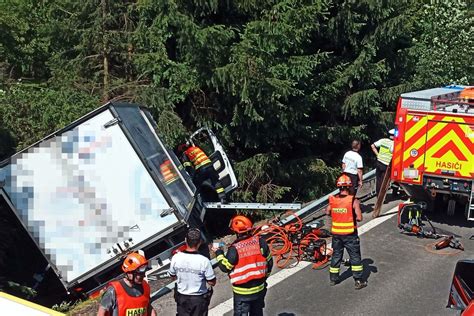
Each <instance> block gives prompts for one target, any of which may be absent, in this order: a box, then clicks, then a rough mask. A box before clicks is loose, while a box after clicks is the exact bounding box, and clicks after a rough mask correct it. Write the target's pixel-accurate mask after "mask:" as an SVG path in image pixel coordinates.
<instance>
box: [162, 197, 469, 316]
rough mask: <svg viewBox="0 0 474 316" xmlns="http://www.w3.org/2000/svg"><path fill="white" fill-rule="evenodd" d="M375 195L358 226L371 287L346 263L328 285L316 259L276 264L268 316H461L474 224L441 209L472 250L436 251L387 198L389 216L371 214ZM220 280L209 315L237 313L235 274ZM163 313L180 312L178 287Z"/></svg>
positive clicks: (447, 226) (441, 222) (439, 223)
mask: <svg viewBox="0 0 474 316" xmlns="http://www.w3.org/2000/svg"><path fill="white" fill-rule="evenodd" d="M374 202H375V201H374V199H371V200H369V201H366V202H364V207H363V211H364V217H365V218H364V221H363V222H362V223H361V225H360V226H359V227H360V229H359V232H360V239H361V250H362V257H363V265H364V273H365V275H366V277H367V280H368V283H369V284H368V287H367V288H364V289H362V290H358V291H356V290H355V289H354V281H353V279H352V275H351V273H350V269H349V270H348V271H346V269H347V268H345V267H342V269H341V278H342V279H343V281H342V282H341V283H340V284H338V285H336V286H334V287H330V286H329V271H328V268H326V269H324V270H312V269H311V265H310V264H309V263H300V264H299V265H298V266H297V267H296V268H291V269H284V270H279V271H277V270H276V269H274V271H273V272H272V276H271V277H270V278H269V280H268V283H269V289H268V293H267V296H266V308H265V312H264V313H265V315H281V316H283V315H286V316H290V315H410V314H411V315H457V314H458V313H457V312H456V311H453V310H451V309H447V308H446V303H447V299H448V293H449V287H450V284H451V278H452V274H453V271H454V267H455V264H456V262H457V261H458V260H459V259H465V258H474V240H469V237H470V236H471V235H472V234H473V233H474V230H473V229H472V228H473V224H468V223H467V222H466V221H465V219H463V218H462V214H459V215H460V216H459V217H455V218H447V217H446V216H445V215H444V214H436V216H434V217H433V220H434V222H433V224H434V225H435V226H436V227H438V228H441V229H444V230H446V231H449V232H452V233H455V234H457V235H459V236H461V237H462V239H461V241H462V243H463V244H464V247H465V251H464V252H458V251H455V250H452V249H446V250H444V251H438V252H436V251H433V249H432V246H431V247H430V245H429V244H432V243H433V240H428V239H422V238H416V237H414V236H407V235H403V234H401V233H400V232H399V230H398V229H397V227H396V221H397V218H396V208H395V207H396V206H397V205H398V203H399V202H400V201H399V200H394V201H390V202H386V203H385V204H384V206H383V209H382V214H383V215H382V216H381V217H379V218H378V219H375V220H372V216H371V209H372V207H373V204H374ZM216 273H217V278H218V284H217V286H216V287H215V289H214V293H215V294H214V296H213V298H212V301H211V305H210V313H209V315H232V292H231V288H230V284H229V280H228V277H227V276H226V275H224V274H223V273H221V272H220V271H218V269H216ZM153 306H154V307H155V309H156V310H157V312H158V314H162V315H173V314H175V313H176V305H175V303H174V300H173V298H172V295H171V294H168V295H166V296H164V297H161V298H159V299H158V300H156V301H155V302H154V303H153Z"/></svg>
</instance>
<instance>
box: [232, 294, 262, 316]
mask: <svg viewBox="0 0 474 316" xmlns="http://www.w3.org/2000/svg"><path fill="white" fill-rule="evenodd" d="M265 292H266V289H265V290H264V293H262V295H258V296H257V297H254V298H252V299H251V300H249V299H248V298H247V297H245V296H244V295H236V294H234V316H263V308H264V307H265Z"/></svg>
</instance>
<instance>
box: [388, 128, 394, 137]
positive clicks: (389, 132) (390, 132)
mask: <svg viewBox="0 0 474 316" xmlns="http://www.w3.org/2000/svg"><path fill="white" fill-rule="evenodd" d="M388 134H389V135H390V136H395V129H394V128H392V129H391V130H389V131H388Z"/></svg>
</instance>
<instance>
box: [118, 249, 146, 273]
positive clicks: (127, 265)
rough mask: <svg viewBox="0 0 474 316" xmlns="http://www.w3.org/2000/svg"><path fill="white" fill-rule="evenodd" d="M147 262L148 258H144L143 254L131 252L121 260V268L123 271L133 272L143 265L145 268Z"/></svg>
mask: <svg viewBox="0 0 474 316" xmlns="http://www.w3.org/2000/svg"><path fill="white" fill-rule="evenodd" d="M147 264H148V260H146V258H145V257H144V256H142V255H141V254H139V253H136V252H132V253H131V254H129V255H128V256H127V257H126V258H125V260H124V261H123V264H122V270H123V272H125V273H128V272H133V271H135V270H137V269H138V268H140V267H143V266H144V267H145V268H146V265H147Z"/></svg>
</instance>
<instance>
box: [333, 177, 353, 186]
mask: <svg viewBox="0 0 474 316" xmlns="http://www.w3.org/2000/svg"><path fill="white" fill-rule="evenodd" d="M351 185H352V181H351V178H349V176H346V175H345V174H343V175H342V176H340V177H339V178H337V181H336V186H337V187H338V188H343V187H350V186H351Z"/></svg>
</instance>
